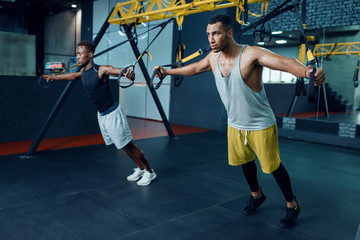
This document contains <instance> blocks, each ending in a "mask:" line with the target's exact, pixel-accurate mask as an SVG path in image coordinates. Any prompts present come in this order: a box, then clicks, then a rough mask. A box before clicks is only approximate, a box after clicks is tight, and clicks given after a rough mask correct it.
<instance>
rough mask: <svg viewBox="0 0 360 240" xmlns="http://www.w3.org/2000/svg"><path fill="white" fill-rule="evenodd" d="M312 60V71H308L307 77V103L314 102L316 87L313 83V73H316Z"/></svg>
mask: <svg viewBox="0 0 360 240" xmlns="http://www.w3.org/2000/svg"><path fill="white" fill-rule="evenodd" d="M312 62H313V61H311V62H310V65H311V66H312V67H313V71H312V72H311V73H310V77H309V85H308V102H309V103H315V93H316V89H315V86H314V83H315V76H314V75H315V73H316V64H315V61H314V62H313V63H312Z"/></svg>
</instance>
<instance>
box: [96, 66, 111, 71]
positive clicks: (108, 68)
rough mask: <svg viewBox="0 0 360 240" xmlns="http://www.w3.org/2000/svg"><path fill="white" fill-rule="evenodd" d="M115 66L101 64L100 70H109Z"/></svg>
mask: <svg viewBox="0 0 360 240" xmlns="http://www.w3.org/2000/svg"><path fill="white" fill-rule="evenodd" d="M114 68H115V67H113V66H111V65H100V66H99V70H100V71H108V70H111V69H114Z"/></svg>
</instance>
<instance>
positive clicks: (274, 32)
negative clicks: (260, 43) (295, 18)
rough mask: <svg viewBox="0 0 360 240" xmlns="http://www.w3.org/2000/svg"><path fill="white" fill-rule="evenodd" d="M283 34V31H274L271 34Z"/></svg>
mask: <svg viewBox="0 0 360 240" xmlns="http://www.w3.org/2000/svg"><path fill="white" fill-rule="evenodd" d="M282 33H283V32H282V31H273V32H271V34H274V35H277V34H282Z"/></svg>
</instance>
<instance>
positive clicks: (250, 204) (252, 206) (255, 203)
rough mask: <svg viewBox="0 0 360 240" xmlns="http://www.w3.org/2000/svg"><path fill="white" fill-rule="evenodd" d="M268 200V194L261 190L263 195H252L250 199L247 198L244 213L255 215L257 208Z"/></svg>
mask: <svg viewBox="0 0 360 240" xmlns="http://www.w3.org/2000/svg"><path fill="white" fill-rule="evenodd" d="M265 200H266V195H265V194H264V193H263V192H261V195H260V196H259V197H257V198H254V197H253V196H251V195H250V198H249V200H247V206H246V207H245V208H244V210H243V214H244V215H253V214H255V212H256V209H258V208H259V207H260V205H261V204H263V202H265Z"/></svg>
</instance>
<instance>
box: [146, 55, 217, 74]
mask: <svg viewBox="0 0 360 240" xmlns="http://www.w3.org/2000/svg"><path fill="white" fill-rule="evenodd" d="M210 54H212V53H210ZM210 54H208V55H207V56H206V57H205V58H204V59H202V60H201V61H199V62H196V63H192V64H190V65H187V66H184V67H180V68H173V69H164V68H163V67H161V66H156V67H154V69H153V71H155V69H157V68H159V69H160V70H159V71H160V72H158V73H157V74H156V76H157V77H160V76H162V77H166V76H167V75H179V76H193V75H197V74H200V73H204V72H207V71H210V70H211V65H210Z"/></svg>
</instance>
